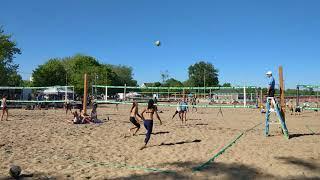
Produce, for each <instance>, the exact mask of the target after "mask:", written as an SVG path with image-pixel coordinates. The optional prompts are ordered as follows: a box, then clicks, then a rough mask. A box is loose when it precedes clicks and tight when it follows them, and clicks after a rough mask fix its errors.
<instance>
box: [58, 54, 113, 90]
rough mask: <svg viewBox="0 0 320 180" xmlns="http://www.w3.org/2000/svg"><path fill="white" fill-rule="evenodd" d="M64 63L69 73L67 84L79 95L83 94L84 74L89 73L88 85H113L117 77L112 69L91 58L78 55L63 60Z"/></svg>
mask: <svg viewBox="0 0 320 180" xmlns="http://www.w3.org/2000/svg"><path fill="white" fill-rule="evenodd" d="M62 62H63V64H64V68H65V69H66V72H67V81H68V82H67V83H68V85H73V86H74V87H75V91H76V92H77V93H78V94H82V92H83V83H84V74H85V73H87V77H88V85H89V86H91V85H94V84H96V85H111V84H112V82H114V81H115V79H116V77H115V76H116V75H115V74H114V73H113V72H112V71H111V69H110V68H109V67H108V66H106V65H102V64H100V63H99V62H98V60H96V59H95V58H93V57H91V56H86V55H81V54H77V55H75V56H72V57H67V58H63V59H62Z"/></svg>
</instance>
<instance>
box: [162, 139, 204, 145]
mask: <svg viewBox="0 0 320 180" xmlns="http://www.w3.org/2000/svg"><path fill="white" fill-rule="evenodd" d="M199 142H201V140H199V139H196V140H193V141H178V142H173V143H165V142H163V143H161V144H160V145H158V146H174V145H178V144H190V143H199Z"/></svg>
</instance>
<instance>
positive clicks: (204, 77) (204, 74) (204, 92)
mask: <svg viewBox="0 0 320 180" xmlns="http://www.w3.org/2000/svg"><path fill="white" fill-rule="evenodd" d="M203 87H204V88H203V99H205V98H206V69H203Z"/></svg>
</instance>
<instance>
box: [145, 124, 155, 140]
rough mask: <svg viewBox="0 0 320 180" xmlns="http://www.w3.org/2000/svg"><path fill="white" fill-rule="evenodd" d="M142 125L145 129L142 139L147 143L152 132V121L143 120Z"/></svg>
mask: <svg viewBox="0 0 320 180" xmlns="http://www.w3.org/2000/svg"><path fill="white" fill-rule="evenodd" d="M144 127H145V128H146V129H147V134H146V139H145V140H144V142H145V143H146V144H147V143H148V142H149V140H150V137H151V134H152V127H153V121H152V120H144Z"/></svg>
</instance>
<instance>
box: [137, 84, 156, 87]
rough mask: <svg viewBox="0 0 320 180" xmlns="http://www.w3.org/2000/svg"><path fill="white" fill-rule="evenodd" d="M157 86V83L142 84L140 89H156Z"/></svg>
mask: <svg viewBox="0 0 320 180" xmlns="http://www.w3.org/2000/svg"><path fill="white" fill-rule="evenodd" d="M154 86H155V83H142V84H141V85H140V87H142V88H146V87H154Z"/></svg>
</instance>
